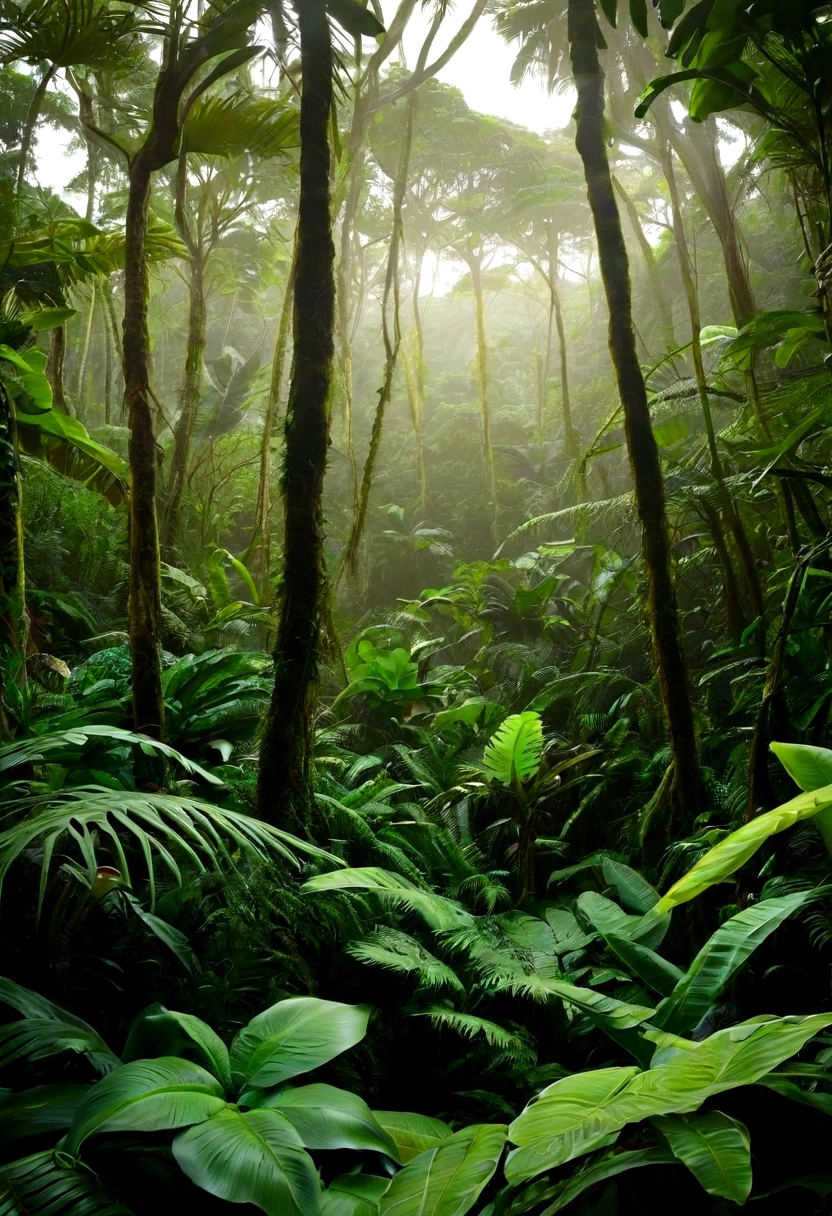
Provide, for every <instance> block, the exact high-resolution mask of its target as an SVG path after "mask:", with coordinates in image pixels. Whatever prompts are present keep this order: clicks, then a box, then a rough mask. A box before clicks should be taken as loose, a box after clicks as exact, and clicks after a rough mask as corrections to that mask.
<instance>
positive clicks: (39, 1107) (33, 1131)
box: [0, 1084, 89, 1146]
mask: <svg viewBox="0 0 832 1216" xmlns="http://www.w3.org/2000/svg"><path fill="white" fill-rule="evenodd" d="M88 1089H89V1086H88V1085H68V1084H62V1085H36V1086H35V1088H34V1089H23V1090H20V1091H18V1092H17V1093H12V1092H9V1093H6V1094H4V1095H3V1096H2V1097H1V1098H0V1140H2V1143H3V1145H4V1146H5V1145H7V1144H13V1143H14V1141H15V1140H21V1139H24V1138H25V1137H28V1136H41V1135H43V1134H44V1133H45V1132H63V1131H66V1129H67V1128H68V1127H69V1125H70V1124H71V1123H72V1120H73V1118H74V1117H75V1108H76V1107H77V1105H78V1103H79V1102H80V1100H81V1099H82V1098H83V1097H84V1095H85V1094H86V1092H87V1090H88Z"/></svg>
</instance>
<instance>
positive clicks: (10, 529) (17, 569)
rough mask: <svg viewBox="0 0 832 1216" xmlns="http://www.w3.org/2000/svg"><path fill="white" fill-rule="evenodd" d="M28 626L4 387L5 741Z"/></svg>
mask: <svg viewBox="0 0 832 1216" xmlns="http://www.w3.org/2000/svg"><path fill="white" fill-rule="evenodd" d="M27 627H28V620H27V616H26V587H25V578H24V572H23V524H22V520H21V489H20V462H19V457H18V447H17V426H16V422H15V413H14V404H13V402H12V401H11V398H10V397H9V395H8V393H6V392H5V390H4V388H3V386H2V384H0V742H5V741H8V739H10V738H11V727H10V723H9V714H8V709H9V703H10V686H11V685H13V684H18V685H22V684H25V681H26V642H27V632H28V628H27ZM18 695H19V694H18Z"/></svg>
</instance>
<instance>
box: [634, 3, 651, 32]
mask: <svg viewBox="0 0 832 1216" xmlns="http://www.w3.org/2000/svg"><path fill="white" fill-rule="evenodd" d="M630 20H631V21H632V23H633V25H634V26H635V29H636V33H638V34H640V35H641V37H642V38H646V37H647V35H648V33H649V29H648V25H647V0H630Z"/></svg>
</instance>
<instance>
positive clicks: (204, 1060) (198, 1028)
mask: <svg viewBox="0 0 832 1216" xmlns="http://www.w3.org/2000/svg"><path fill="white" fill-rule="evenodd" d="M189 1054H193V1055H195V1056H196V1059H197V1063H199V1064H201V1065H202V1066H203V1067H205V1068H207V1069H208V1071H209V1072H211V1073H213V1075H214V1076H215V1077H216V1078H217V1080H218V1081H219V1082H220V1083H221V1085H222V1086H223V1088H224V1089H225V1090H226V1091H228V1090H229V1089H230V1088H231V1065H230V1063H229V1058H228V1048H227V1047H226V1046H225V1043H223V1041H222V1039H221V1038H220V1037H219V1035H218V1034H216V1032H215V1031H213V1030H212V1029H211V1027H210V1026H208V1025H206V1023H205V1022H202V1021H200V1019H199V1018H197V1017H194V1015H193V1014H191V1013H177V1012H175V1011H174V1010H171V1009H165V1007H164V1005H151V1007H150V1008H149V1009H146V1010H145V1011H144V1013H142V1014H140V1015H139V1017H137V1018H136V1020H135V1022H134V1023H133V1025H132V1026H131V1027H130V1033H129V1035H128V1036H127V1042H126V1043H125V1045H124V1051H123V1053H122V1058H123V1059H124V1062H125V1064H127V1063H130V1062H131V1061H132V1060H147V1059H151V1058H153V1057H158V1056H179V1057H184V1056H187V1055H189Z"/></svg>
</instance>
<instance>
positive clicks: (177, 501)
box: [162, 252, 206, 558]
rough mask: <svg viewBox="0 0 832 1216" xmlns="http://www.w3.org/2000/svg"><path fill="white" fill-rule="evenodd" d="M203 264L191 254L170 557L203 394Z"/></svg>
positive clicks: (168, 521)
mask: <svg viewBox="0 0 832 1216" xmlns="http://www.w3.org/2000/svg"><path fill="white" fill-rule="evenodd" d="M204 280H205V264H204V261H203V259H202V256H201V254H200V253H199V252H197V253H195V254H192V255H191V266H190V281H189V283H188V342H187V346H186V348H185V371H184V375H183V377H182V391H181V394H180V407H179V417H178V418H177V419H176V426H175V428H174V432H173V455H172V457H171V465H170V478H169V481H168V501H167V504H166V507H165V520H164V533H163V537H162V545H163V548H164V551H165V554H166V556H168V558H170V557H171V556H172V555H173V553H174V550H175V549H176V543H177V539H178V536H179V513H180V509H181V507H182V494H183V493H184V490H185V476H186V473H187V471H188V458H189V456H190V451H191V437H192V435H193V432H194V423H195V421H196V414H197V410H198V408H199V399H200V396H201V395H202V362H203V359H204V357H205V329H206V313H205V282H204Z"/></svg>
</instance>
